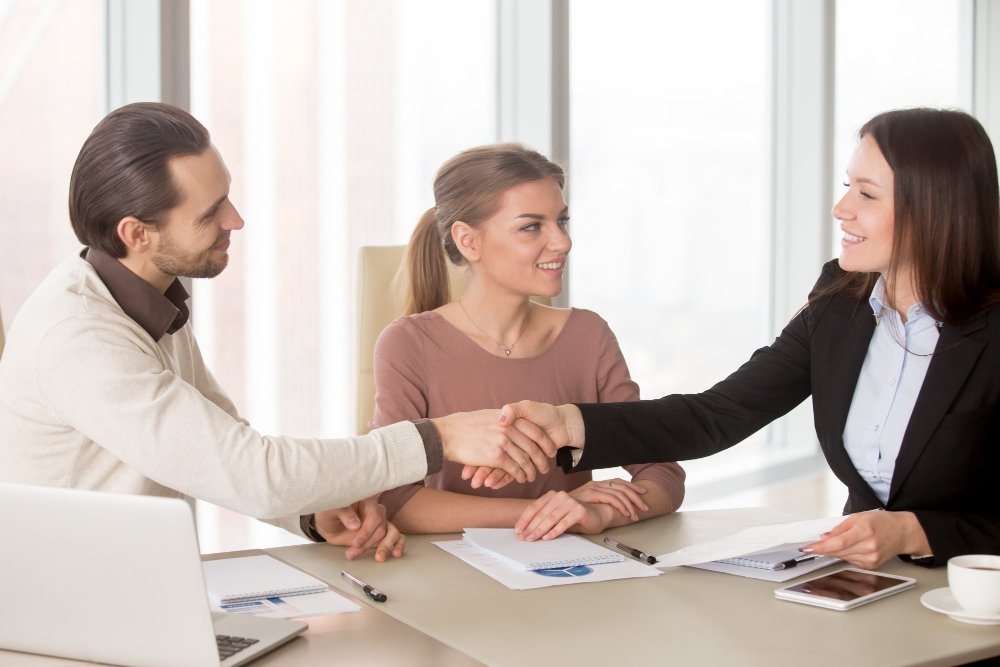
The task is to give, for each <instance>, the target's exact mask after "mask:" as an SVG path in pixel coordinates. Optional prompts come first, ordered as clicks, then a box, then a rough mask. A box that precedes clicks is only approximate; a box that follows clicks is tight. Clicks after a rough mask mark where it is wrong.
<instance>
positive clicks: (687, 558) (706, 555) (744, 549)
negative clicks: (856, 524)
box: [656, 516, 844, 568]
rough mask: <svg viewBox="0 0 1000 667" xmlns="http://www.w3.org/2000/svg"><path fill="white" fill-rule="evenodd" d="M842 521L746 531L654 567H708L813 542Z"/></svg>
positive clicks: (693, 547) (668, 557)
mask: <svg viewBox="0 0 1000 667" xmlns="http://www.w3.org/2000/svg"><path fill="white" fill-rule="evenodd" d="M843 520H844V517H842V516H837V517H828V518H825V519H809V520H807V521H794V522H792V523H779V524H774V525H770V526H754V527H753V528H746V529H744V530H741V531H739V532H738V533H734V534H732V535H729V536H727V537H723V538H721V539H718V540H712V541H710V542H702V543H701V544H693V545H691V546H688V547H684V548H683V549H679V550H677V551H673V552H671V553H668V554H663V555H662V556H657V557H656V561H657V563H656V567H661V568H662V567H678V566H680V565H694V564H697V563H707V562H709V561H713V560H719V559H720V558H734V557H736V556H741V555H743V554H749V553H753V552H755V551H762V550H764V549H770V548H772V547H776V546H778V545H781V544H790V543H793V542H815V541H816V540H818V539H819V536H820V533H825V532H827V531H828V530H830V529H831V528H833V527H834V526H836V525H837V524H838V523H840V522H841V521H843Z"/></svg>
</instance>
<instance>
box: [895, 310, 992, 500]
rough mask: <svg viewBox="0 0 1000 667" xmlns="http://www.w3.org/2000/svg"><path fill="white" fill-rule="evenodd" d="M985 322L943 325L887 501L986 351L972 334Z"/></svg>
mask: <svg viewBox="0 0 1000 667" xmlns="http://www.w3.org/2000/svg"><path fill="white" fill-rule="evenodd" d="M985 324H986V319H985V317H981V318H979V319H978V320H975V321H973V322H971V323H969V324H966V325H959V326H955V325H947V324H946V325H945V326H944V327H942V329H941V337H940V338H939V339H938V344H937V347H936V349H935V355H934V358H933V359H932V360H931V363H930V366H928V368H927V375H926V377H924V383H923V385H922V386H921V387H920V393H919V394H918V395H917V402H916V403H915V404H914V406H913V414H912V416H911V417H910V423H909V424H908V425H907V427H906V433H904V434H903V442H902V445H900V448H899V455H898V456H897V457H896V467H895V470H894V471H893V474H892V486H891V487H890V489H889V503H887V504H890V503H892V500H893V497H894V496H895V495H896V493H897V492H898V491H899V488H900V487H901V486H902V484H903V482H904V481H905V480H906V477H907V475H909V474H910V471H912V470H913V466H914V465H915V464H916V462H917V460H919V459H920V455H921V453H922V452H923V451H924V448H925V447H926V446H927V443H928V442H929V441H930V438H931V436H932V435H933V434H934V431H935V430H937V427H938V424H939V423H941V419H942V418H943V417H944V416H945V414H947V412H948V409H949V408H950V407H951V404H952V403H953V402H954V400H955V397H956V396H957V395H958V392H959V391H961V389H962V387H963V386H964V385H965V380H966V378H968V376H969V373H970V372H971V371H972V368H973V366H975V365H976V360H978V359H979V355H980V354H982V351H983V347H984V346H985V345H986V342H985V341H983V340H978V339H975V338H970V337H969V336H970V334H972V333H974V332H975V331H978V330H979V329H982V328H983V327H984V326H985Z"/></svg>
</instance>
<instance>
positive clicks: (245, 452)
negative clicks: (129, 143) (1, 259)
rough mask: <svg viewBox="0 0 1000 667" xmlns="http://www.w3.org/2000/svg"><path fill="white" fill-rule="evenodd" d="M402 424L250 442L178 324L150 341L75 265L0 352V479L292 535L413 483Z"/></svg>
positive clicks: (412, 456)
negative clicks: (244, 517) (158, 499)
mask: <svg viewBox="0 0 1000 667" xmlns="http://www.w3.org/2000/svg"><path fill="white" fill-rule="evenodd" d="M426 472H427V460H426V455H425V450H424V445H423V442H422V440H421V438H420V436H419V434H418V433H417V430H416V428H415V427H414V426H413V425H412V424H410V423H402V424H395V425H392V426H388V427H386V428H382V429H376V430H375V431H373V432H372V433H370V434H369V435H366V436H357V437H350V438H343V439H334V440H323V439H318V438H310V439H305V438H288V437H282V436H264V435H261V434H260V433H258V432H257V431H255V430H254V429H252V428H251V427H250V426H249V425H248V424H247V422H246V421H245V420H243V419H242V418H240V416H239V415H238V414H237V411H236V408H235V406H234V405H233V403H232V401H230V399H229V398H228V397H227V396H226V394H225V392H224V391H223V390H222V388H221V387H220V386H219V385H218V384H217V383H216V381H215V380H214V379H213V377H212V375H211V373H210V372H209V371H208V369H207V368H206V367H205V364H204V362H203V361H202V357H201V353H200V352H199V350H198V345H197V343H196V341H195V338H194V334H193V333H192V331H191V324H190V322H189V323H187V324H185V325H184V327H182V328H181V329H180V330H178V331H177V332H176V333H174V334H167V335H164V336H163V338H161V339H160V341H159V342H156V341H154V340H153V339H152V337H150V335H149V334H147V333H146V332H145V331H144V330H143V329H142V328H141V327H140V326H139V325H138V324H137V323H136V322H135V321H133V320H132V319H131V318H129V317H128V316H127V315H126V314H125V313H124V312H123V311H122V309H121V308H120V307H119V306H118V304H117V302H115V300H114V299H113V298H112V296H111V294H110V292H109V291H108V290H107V288H106V287H105V285H104V283H103V282H101V280H100V278H99V277H98V276H97V273H96V272H95V271H94V268H93V267H92V266H91V265H90V264H89V263H88V262H87V261H86V260H84V259H82V258H80V257H73V258H72V259H70V260H67V261H66V262H63V263H62V264H61V265H59V266H58V267H56V268H55V269H54V270H53V271H52V273H51V274H49V276H48V277H47V278H46V280H45V281H44V282H43V283H42V284H41V286H39V288H38V289H37V290H36V291H35V293H34V294H33V295H32V296H31V297H30V298H29V299H28V301H27V302H25V304H24V306H23V307H22V308H21V310H20V312H19V313H18V314H17V317H16V318H15V320H14V322H13V323H12V325H11V327H10V330H9V332H8V336H7V345H6V348H5V349H4V352H3V356H2V357H0V481H3V482H14V483H24V484H40V485H48V486H59V487H73V488H79V489H92V490H100V491H112V492H120V493H136V494H150V495H159V496H181V495H186V496H191V497H195V498H200V499H202V500H207V501H209V502H211V503H215V504H217V505H221V506H222V507H227V508H229V509H232V510H235V511H237V512H242V513H244V514H248V515H250V516H253V517H257V518H260V519H269V520H275V521H274V523H277V524H279V525H282V526H284V527H285V528H288V529H289V530H292V531H293V532H296V533H299V534H301V533H300V530H299V528H298V515H299V514H307V513H311V512H315V511H319V510H323V509H328V508H332V507H340V506H344V505H348V504H350V503H352V502H354V501H356V500H359V499H361V498H364V497H367V496H370V495H373V494H375V493H378V492H379V491H383V490H385V489H390V488H393V487H397V486H400V485H401V484H406V483H410V482H416V481H419V480H421V479H423V478H424V476H425V474H426Z"/></svg>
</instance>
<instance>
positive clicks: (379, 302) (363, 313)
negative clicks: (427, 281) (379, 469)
mask: <svg viewBox="0 0 1000 667" xmlns="http://www.w3.org/2000/svg"><path fill="white" fill-rule="evenodd" d="M405 253H406V246H405V245H388V246H362V247H361V252H360V256H359V257H358V392H357V397H358V411H357V429H358V433H367V432H368V420H369V419H371V418H372V415H373V414H374V413H375V366H374V361H375V341H376V340H378V337H379V334H380V333H382V329H385V328H386V326H388V325H389V323H390V322H392V321H393V320H394V319H396V318H397V317H399V316H400V315H402V314H403V307H404V306H405V304H406V290H407V284H408V278H407V275H406V266H405V265H404V264H403V256H404V254H405ZM448 273H449V275H450V276H451V294H452V296H453V297H454V296H456V295H460V294H461V293H462V292H464V291H465V286H466V277H465V271H463V270H462V269H460V268H458V267H456V266H455V265H454V264H452V263H451V262H448Z"/></svg>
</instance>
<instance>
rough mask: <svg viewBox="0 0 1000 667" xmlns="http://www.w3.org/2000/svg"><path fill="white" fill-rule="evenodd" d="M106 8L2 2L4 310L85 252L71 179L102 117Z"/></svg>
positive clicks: (0, 278) (0, 299) (88, 1)
mask: <svg viewBox="0 0 1000 667" xmlns="http://www.w3.org/2000/svg"><path fill="white" fill-rule="evenodd" d="M103 7H104V3H103V2H102V1H101V0H79V1H75V2H68V3H54V2H37V1H35V0H5V1H0V146H2V147H3V149H2V150H0V219H2V220H3V224H0V248H4V256H3V261H2V262H0V311H2V313H3V321H4V324H5V325H6V326H10V323H11V321H13V319H14V315H15V314H16V313H17V311H18V309H19V308H20V307H21V304H22V303H24V300H25V299H26V298H27V297H28V295H29V294H31V292H33V291H34V289H35V288H36V287H37V286H38V284H39V283H40V282H41V281H42V279H43V278H45V276H46V275H47V274H48V273H49V271H51V270H52V267H53V266H55V265H56V264H58V263H59V262H61V261H63V260H64V259H66V258H68V257H69V256H70V253H72V252H74V251H76V250H77V249H78V248H80V247H81V246H80V244H79V242H78V241H77V240H76V236H74V234H73V229H72V227H71V226H70V223H69V214H68V209H67V204H66V202H67V198H68V193H69V177H70V172H71V171H72V169H73V162H74V160H76V155H77V152H79V150H80V146H81V145H82V144H83V141H84V139H86V138H87V135H88V134H90V131H91V129H93V127H94V125H96V124H97V122H98V121H99V120H100V119H101V116H102V115H103V113H104V108H103V98H102V92H103V90H104V50H103V44H104V13H103V11H104V10H103Z"/></svg>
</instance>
